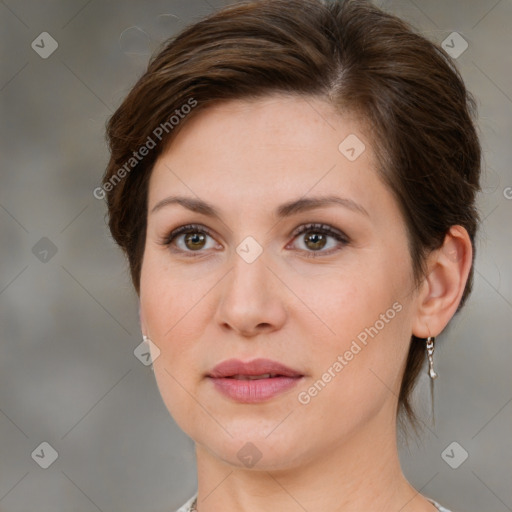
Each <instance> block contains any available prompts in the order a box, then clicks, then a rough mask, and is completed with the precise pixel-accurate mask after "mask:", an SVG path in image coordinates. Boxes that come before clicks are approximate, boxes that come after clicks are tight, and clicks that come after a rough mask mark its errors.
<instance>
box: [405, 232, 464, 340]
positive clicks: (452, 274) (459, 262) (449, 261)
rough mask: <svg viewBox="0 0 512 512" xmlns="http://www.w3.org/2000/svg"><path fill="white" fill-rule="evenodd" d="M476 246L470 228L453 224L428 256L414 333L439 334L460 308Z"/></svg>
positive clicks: (423, 336) (419, 294) (419, 293)
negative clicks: (442, 240)
mask: <svg viewBox="0 0 512 512" xmlns="http://www.w3.org/2000/svg"><path fill="white" fill-rule="evenodd" d="M472 257H473V248H472V245H471V240H470V238H469V235H468V232H467V231H466V229H465V228H463V227H462V226H458V225H457V226H452V227H451V228H450V230H449V231H448V233H447V234H446V236H445V239H444V243H443V245H442V247H440V248H439V249H437V250H435V251H432V253H431V254H430V255H429V257H428V262H427V263H428V274H427V276H426V277H425V279H424V281H423V283H422V286H421V288H420V291H419V292H418V296H417V311H416V315H415V317H414V321H413V331H412V334H414V335H415V336H417V337H418V338H427V337H428V336H438V335H439V333H440V332H441V331H442V330H443V329H444V328H445V327H446V325H447V324H448V322H449V321H450V319H451V318H452V317H453V315H454V314H455V312H456V311H457V307H458V305H459V302H460V300H461V298H462V294H463V293H464V288H465V286H466V282H467V279H468V276H469V272H470V270H471V263H472Z"/></svg>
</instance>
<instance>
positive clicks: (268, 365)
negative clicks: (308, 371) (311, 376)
mask: <svg viewBox="0 0 512 512" xmlns="http://www.w3.org/2000/svg"><path fill="white" fill-rule="evenodd" d="M207 377H208V378H209V379H210V380H211V381H212V382H213V384H214V386H215V389H216V390H217V391H219V392H220V393H221V394H223V395H224V396H225V397H227V398H230V399H231V400H233V401H235V402H240V403H258V402H264V401H268V400H270V399H271V398H273V397H275V396H277V395H279V394H281V393H283V392H285V391H287V390H289V389H291V388H293V387H294V386H296V385H297V384H298V382H299V381H301V380H302V378H303V377H304V374H302V373H301V372H299V371H297V370H294V369H292V368H289V367H287V366H285V365H283V364H281V363H278V362H277V361H271V360H269V359H255V360H252V361H249V362H247V363H244V362H242V361H240V360H237V359H229V360H227V361H223V362H222V363H220V364H219V365H217V366H216V367H215V368H214V369H213V370H212V371H211V372H210V373H209V374H208V375H207Z"/></svg>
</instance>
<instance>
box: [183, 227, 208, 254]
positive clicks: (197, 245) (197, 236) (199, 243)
mask: <svg viewBox="0 0 512 512" xmlns="http://www.w3.org/2000/svg"><path fill="white" fill-rule="evenodd" d="M189 242H190V243H191V245H188V243H189ZM204 242H205V235H204V233H194V232H191V233H187V234H186V235H185V245H186V246H187V247H188V248H189V249H191V250H193V251H196V250H198V249H202V248H203V246H204Z"/></svg>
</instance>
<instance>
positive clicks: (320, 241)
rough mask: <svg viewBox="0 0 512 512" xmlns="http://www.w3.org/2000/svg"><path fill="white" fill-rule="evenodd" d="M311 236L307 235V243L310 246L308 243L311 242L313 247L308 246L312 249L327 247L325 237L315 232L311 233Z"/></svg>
mask: <svg viewBox="0 0 512 512" xmlns="http://www.w3.org/2000/svg"><path fill="white" fill-rule="evenodd" d="M309 233H310V234H308V235H306V236H305V237H304V238H305V243H306V245H308V242H311V244H312V245H308V247H309V248H310V249H322V248H323V247H325V243H326V240H325V235H322V234H321V233H315V232H314V231H310V232H309Z"/></svg>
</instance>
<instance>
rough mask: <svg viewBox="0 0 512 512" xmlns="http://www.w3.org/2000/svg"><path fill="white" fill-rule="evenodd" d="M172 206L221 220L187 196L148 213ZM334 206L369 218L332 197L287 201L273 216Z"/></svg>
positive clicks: (358, 208) (358, 207) (211, 209)
mask: <svg viewBox="0 0 512 512" xmlns="http://www.w3.org/2000/svg"><path fill="white" fill-rule="evenodd" d="M172 204H179V205H181V206H183V207H184V208H187V209H188V210H191V211H193V212H196V213H200V214H202V215H206V216H208V217H214V218H217V219H219V220H220V219H221V215H220V212H219V211H218V210H217V209H216V208H215V207H214V206H213V205H211V204H209V203H207V202H206V201H203V200H202V199H195V198H193V197H187V196H169V197H166V198H165V199H162V200H161V201H159V202H158V203H157V204H156V205H155V206H154V207H153V208H152V210H151V212H150V213H155V212H157V211H158V210H161V209H162V208H164V207H165V206H169V205H172ZM335 205H338V206H343V207H345V208H347V209H349V210H351V211H353V212H356V213H360V214H362V215H365V216H366V217H368V218H369V217H370V215H369V213H368V212H367V211H366V209H365V208H364V207H363V206H362V205H360V204H359V203H356V202H355V201H353V200H352V199H348V198H345V197H338V196H333V195H328V196H318V197H302V198H300V199H296V200H294V201H289V202H287V203H284V204H282V205H280V206H279V207H278V208H276V210H275V215H276V216H277V217H278V218H285V217H290V216H292V215H295V214H297V213H301V212H304V211H309V210H314V209H315V208H322V207H325V206H335Z"/></svg>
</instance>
